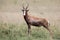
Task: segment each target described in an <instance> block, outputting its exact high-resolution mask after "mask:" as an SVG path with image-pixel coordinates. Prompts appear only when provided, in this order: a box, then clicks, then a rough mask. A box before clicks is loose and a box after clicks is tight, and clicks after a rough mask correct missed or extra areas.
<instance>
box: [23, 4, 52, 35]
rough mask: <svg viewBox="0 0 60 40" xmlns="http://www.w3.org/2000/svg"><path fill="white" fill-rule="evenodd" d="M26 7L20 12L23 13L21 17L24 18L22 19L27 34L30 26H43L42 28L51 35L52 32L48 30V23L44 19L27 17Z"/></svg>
mask: <svg viewBox="0 0 60 40" xmlns="http://www.w3.org/2000/svg"><path fill="white" fill-rule="evenodd" d="M28 11H29V10H28V5H27V6H26V7H24V6H23V9H22V12H23V16H24V19H25V21H26V23H27V25H28V34H29V33H30V31H31V26H38V27H39V26H43V27H44V28H46V29H47V30H48V31H49V32H50V34H51V35H52V32H51V30H50V29H49V24H50V23H49V21H48V20H47V19H45V18H37V17H34V16H30V15H28Z"/></svg>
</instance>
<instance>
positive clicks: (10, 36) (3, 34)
mask: <svg viewBox="0 0 60 40" xmlns="http://www.w3.org/2000/svg"><path fill="white" fill-rule="evenodd" d="M52 29H53V31H54V35H53V40H60V32H58V31H57V28H55V27H54V26H53V28H52ZM0 40H50V34H49V32H48V31H47V30H46V29H45V28H43V27H40V28H38V27H33V26H32V29H31V34H30V36H28V34H27V25H25V24H21V25H17V24H7V23H0Z"/></svg>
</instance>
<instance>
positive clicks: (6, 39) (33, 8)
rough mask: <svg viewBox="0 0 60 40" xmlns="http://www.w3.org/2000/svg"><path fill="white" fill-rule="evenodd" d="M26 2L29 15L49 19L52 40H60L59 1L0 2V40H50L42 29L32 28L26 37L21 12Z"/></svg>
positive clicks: (17, 0) (14, 0) (11, 0)
mask: <svg viewBox="0 0 60 40" xmlns="http://www.w3.org/2000/svg"><path fill="white" fill-rule="evenodd" d="M26 2H28V3H29V14H32V15H34V16H37V17H45V18H48V19H49V21H50V23H51V25H52V26H50V28H51V30H52V31H53V40H60V0H29V1H28V0H0V40H50V34H49V32H48V31H47V30H46V29H45V28H43V27H40V28H38V27H34V26H32V29H31V35H30V37H29V36H28V34H27V30H28V29H27V25H26V23H25V21H24V19H23V16H22V15H23V14H22V11H21V9H22V4H23V3H25V4H26ZM21 20H22V21H21ZM1 21H2V22H1ZM15 23H16V24H15ZM18 24H19V25H18Z"/></svg>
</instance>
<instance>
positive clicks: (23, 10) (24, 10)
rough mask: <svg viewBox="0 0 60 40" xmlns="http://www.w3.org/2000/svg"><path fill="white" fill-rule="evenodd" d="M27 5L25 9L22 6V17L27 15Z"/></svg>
mask: <svg viewBox="0 0 60 40" xmlns="http://www.w3.org/2000/svg"><path fill="white" fill-rule="evenodd" d="M28 11H29V10H28V5H27V6H26V7H24V6H23V9H22V12H23V15H26V14H27V13H28Z"/></svg>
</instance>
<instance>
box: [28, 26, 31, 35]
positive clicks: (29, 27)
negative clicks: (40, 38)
mask: <svg viewBox="0 0 60 40" xmlns="http://www.w3.org/2000/svg"><path fill="white" fill-rule="evenodd" d="M30 33H31V26H30V25H28V35H30Z"/></svg>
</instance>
